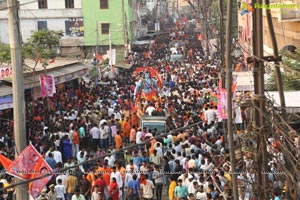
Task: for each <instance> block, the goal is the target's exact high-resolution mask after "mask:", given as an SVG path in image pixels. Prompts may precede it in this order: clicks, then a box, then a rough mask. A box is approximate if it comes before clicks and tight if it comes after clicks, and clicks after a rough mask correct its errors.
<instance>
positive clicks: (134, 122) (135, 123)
mask: <svg viewBox="0 0 300 200" xmlns="http://www.w3.org/2000/svg"><path fill="white" fill-rule="evenodd" d="M139 121H140V119H139V118H138V117H137V115H136V114H132V115H131V124H132V126H135V127H136V128H137V127H139Z"/></svg>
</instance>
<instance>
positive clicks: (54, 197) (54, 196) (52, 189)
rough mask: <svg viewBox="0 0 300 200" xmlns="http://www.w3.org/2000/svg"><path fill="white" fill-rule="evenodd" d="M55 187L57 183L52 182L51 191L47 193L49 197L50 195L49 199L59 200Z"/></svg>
mask: <svg viewBox="0 0 300 200" xmlns="http://www.w3.org/2000/svg"><path fill="white" fill-rule="evenodd" d="M54 187H55V185H54V184H51V185H50V186H49V189H50V191H49V192H48V194H47V197H48V200H57V198H56V197H57V194H56V192H55V190H54Z"/></svg>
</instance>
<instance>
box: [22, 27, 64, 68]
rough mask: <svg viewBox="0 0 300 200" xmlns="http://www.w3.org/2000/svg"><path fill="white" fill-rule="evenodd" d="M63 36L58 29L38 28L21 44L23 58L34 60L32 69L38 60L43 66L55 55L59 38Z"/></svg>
mask: <svg viewBox="0 0 300 200" xmlns="http://www.w3.org/2000/svg"><path fill="white" fill-rule="evenodd" d="M62 36H63V34H62V32H60V31H52V30H47V29H45V30H40V31H37V32H33V34H32V35H31V36H30V38H29V39H28V41H27V42H26V43H25V44H24V46H23V51H24V56H25V58H30V59H32V60H35V61H36V63H35V66H34V69H33V70H34V71H35V68H36V66H37V64H38V63H39V62H40V63H42V64H43V67H44V68H45V69H46V67H47V66H48V65H49V62H50V61H51V60H53V59H54V58H55V57H56V54H57V52H56V49H55V47H57V46H58V45H59V39H60V38H61V37H62Z"/></svg>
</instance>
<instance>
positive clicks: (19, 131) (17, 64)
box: [7, 0, 29, 200]
mask: <svg viewBox="0 0 300 200" xmlns="http://www.w3.org/2000/svg"><path fill="white" fill-rule="evenodd" d="M7 5H8V25H9V42H10V49H11V50H10V51H11V64H12V70H13V73H12V88H13V106H14V109H13V110H14V111H13V112H14V139H15V144H16V153H15V155H16V156H17V155H18V154H19V153H20V152H21V151H23V149H25V147H26V146H27V141H26V124H25V98H24V75H23V65H22V46H21V35H20V26H19V23H20V19H19V15H18V6H17V0H7ZM17 182H18V183H19V182H22V181H21V180H19V179H17ZM16 199H22V200H29V194H28V184H25V185H19V186H17V187H16Z"/></svg>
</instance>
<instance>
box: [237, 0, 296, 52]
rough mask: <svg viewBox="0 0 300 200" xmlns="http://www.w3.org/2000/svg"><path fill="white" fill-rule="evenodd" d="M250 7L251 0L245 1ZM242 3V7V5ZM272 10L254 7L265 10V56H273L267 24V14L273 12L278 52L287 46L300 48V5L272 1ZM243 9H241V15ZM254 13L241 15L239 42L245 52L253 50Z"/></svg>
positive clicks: (278, 0)
mask: <svg viewBox="0 0 300 200" xmlns="http://www.w3.org/2000/svg"><path fill="white" fill-rule="evenodd" d="M242 2H245V3H246V4H247V5H249V2H250V0H244V1H242ZM242 2H241V5H242ZM271 2H272V3H271V5H270V9H268V8H267V7H266V5H264V4H262V5H252V8H253V9H263V21H262V23H263V40H264V51H265V54H266V55H267V54H272V53H273V50H272V42H271V37H270V33H269V27H268V24H267V17H266V12H271V14H272V21H273V26H274V32H275V35H276V40H277V45H278V50H280V49H282V48H283V47H284V46H286V45H294V46H295V47H297V48H299V47H300V4H298V3H297V0H293V1H280V0H273V1H271ZM241 11H242V9H240V11H239V12H240V13H241ZM252 37H253V34H252V13H251V12H248V13H246V14H244V15H241V14H239V42H240V43H241V44H242V46H243V47H244V49H245V50H247V51H251V49H252Z"/></svg>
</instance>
